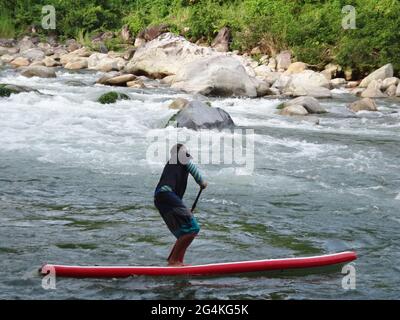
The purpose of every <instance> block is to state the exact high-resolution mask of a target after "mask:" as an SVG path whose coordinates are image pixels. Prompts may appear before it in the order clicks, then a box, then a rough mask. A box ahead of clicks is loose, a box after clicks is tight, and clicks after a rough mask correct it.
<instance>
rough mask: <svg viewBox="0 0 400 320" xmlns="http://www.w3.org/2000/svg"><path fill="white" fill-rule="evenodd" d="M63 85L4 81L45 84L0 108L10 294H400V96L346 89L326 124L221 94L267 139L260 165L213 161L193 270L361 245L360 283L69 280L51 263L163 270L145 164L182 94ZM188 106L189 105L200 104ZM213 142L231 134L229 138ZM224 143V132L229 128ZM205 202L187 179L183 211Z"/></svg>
mask: <svg viewBox="0 0 400 320" xmlns="http://www.w3.org/2000/svg"><path fill="white" fill-rule="evenodd" d="M57 75H58V77H57V78H55V79H40V78H31V79H28V78H24V77H22V76H20V75H18V74H17V73H16V72H15V71H13V70H3V71H0V83H13V84H19V85H27V86H30V87H32V88H35V89H38V90H40V91H41V92H42V93H43V94H38V93H35V92H30V93H21V94H18V95H11V96H10V97H9V98H1V99H0V266H1V268H0V299H16V298H17V299H64V298H82V299H97V298H99V299H170V298H178V299H180V298H182V299H183V298H184V299H205V298H210V299H213V298H217V299H293V298H294V299H303V298H305V299H317V298H324V299H325V298H326V299H365V298H366V299H383V298H397V299H398V298H400V293H399V288H400V267H399V262H400V259H399V258H400V254H399V245H400V237H399V232H398V230H399V227H400V212H399V208H400V100H395V99H393V100H390V99H386V100H381V101H379V102H378V103H379V112H375V113H371V112H361V113H358V114H353V113H351V112H349V111H348V110H347V109H346V108H345V106H346V104H348V103H349V102H351V101H354V100H355V97H353V96H351V95H349V94H347V93H345V92H344V91H341V90H336V91H334V98H333V99H331V100H325V101H322V105H323V106H324V107H325V108H326V109H328V110H329V113H328V114H326V115H323V116H320V117H319V118H320V124H319V125H316V124H315V123H313V122H312V121H311V122H310V121H306V120H299V119H295V118H288V117H282V116H279V115H276V107H277V105H278V104H279V103H281V102H282V101H280V100H278V99H239V98H226V99H212V103H213V106H218V107H221V108H223V109H225V110H226V111H228V112H229V113H230V114H231V116H232V118H233V120H234V121H235V123H236V125H237V126H240V127H241V128H249V129H254V131H255V136H254V143H255V169H254V172H253V173H252V174H250V175H240V174H238V173H237V172H236V171H235V170H231V169H230V168H226V167H225V166H223V165H221V166H219V165H200V167H201V169H202V171H203V172H204V173H205V175H206V176H207V178H208V181H209V188H208V189H207V190H206V191H205V192H204V193H203V194H202V197H201V198H200V201H199V203H198V210H197V213H196V215H197V217H198V220H199V222H200V224H201V227H202V230H201V232H200V234H199V236H198V238H197V239H196V240H195V241H194V243H193V245H192V247H191V248H190V249H189V251H188V253H187V262H188V263H190V264H204V263H212V262H225V261H240V260H255V259H266V258H282V257H296V256H307V255H318V254H325V253H331V252H339V251H345V250H355V251H357V253H358V256H359V258H358V260H357V261H356V263H355V264H354V266H355V269H356V277H357V278H356V279H357V281H356V289H355V290H344V289H343V288H342V278H343V275H342V274H341V273H340V272H339V273H333V274H332V273H328V274H311V275H303V276H268V275H257V276H251V277H249V276H226V277H217V278H195V277H192V278H176V279H175V278H167V277H165V278H151V277H150V278H149V277H134V278H129V279H119V280H117V279H107V280H101V279H59V278H58V279H57V289H56V290H44V289H43V288H42V287H41V277H39V275H38V274H37V269H38V268H39V267H40V266H41V265H42V264H43V263H44V262H48V263H59V264H80V265H94V264H97V265H164V264H165V263H166V261H165V258H166V256H167V255H168V252H169V249H170V247H171V245H172V243H173V241H174V238H173V236H172V235H171V234H170V233H169V231H168V230H167V228H166V226H165V224H164V223H163V221H162V220H161V218H160V216H159V213H158V212H157V211H156V209H155V208H154V205H153V191H154V187H155V185H156V184H157V182H158V179H159V175H160V173H161V171H162V168H163V163H149V161H147V160H146V150H147V146H148V141H147V139H146V135H148V134H149V133H152V132H156V133H157V132H158V133H160V132H161V133H165V134H167V133H170V132H174V131H184V132H185V134H187V135H196V134H197V133H195V132H193V131H190V130H187V129H175V128H172V127H168V128H165V129H163V127H164V126H165V123H166V121H167V120H168V119H169V117H170V116H171V115H172V114H173V113H174V111H173V110H169V109H168V104H169V103H170V102H171V101H173V99H175V98H176V97H178V96H180V97H188V96H187V95H185V94H182V93H177V92H173V91H171V90H169V89H166V88H164V89H160V88H159V89H144V90H135V89H128V88H117V89H116V90H118V91H121V92H125V93H128V94H129V95H130V97H131V98H132V100H129V101H119V102H117V103H116V104H112V105H101V104H99V103H97V102H95V101H96V99H97V97H98V96H99V95H100V94H102V93H104V92H107V91H109V90H110V88H108V87H104V86H100V85H95V84H94V83H95V80H96V79H97V78H99V77H100V76H101V74H100V73H91V72H83V73H79V72H77V73H68V72H65V71H61V70H60V71H58V73H57ZM189 97H190V96H189ZM213 134H217V133H216V132H215V133H213ZM221 134H224V133H221ZM196 193H197V186H196V184H195V183H194V181H193V180H191V181H190V182H189V185H188V190H187V193H186V195H185V201H186V203H187V204H188V205H191V203H192V202H193V200H194V198H195V196H196Z"/></svg>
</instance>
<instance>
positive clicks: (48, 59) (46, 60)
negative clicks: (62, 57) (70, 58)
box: [42, 57, 61, 67]
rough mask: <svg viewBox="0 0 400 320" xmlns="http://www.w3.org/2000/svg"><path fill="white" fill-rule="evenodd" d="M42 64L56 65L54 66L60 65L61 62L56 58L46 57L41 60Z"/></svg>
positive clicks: (47, 65)
mask: <svg viewBox="0 0 400 320" xmlns="http://www.w3.org/2000/svg"><path fill="white" fill-rule="evenodd" d="M42 62H43V64H44V65H45V66H46V67H56V66H60V65H61V63H60V62H58V61H57V60H55V59H53V58H52V57H46V58H44V59H43V60H42Z"/></svg>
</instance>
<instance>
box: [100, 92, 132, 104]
mask: <svg viewBox="0 0 400 320" xmlns="http://www.w3.org/2000/svg"><path fill="white" fill-rule="evenodd" d="M117 100H130V98H129V96H128V95H126V94H125V93H121V92H115V91H111V92H107V93H105V94H103V95H101V96H100V98H99V99H97V102H100V103H101V104H109V103H115V102H117Z"/></svg>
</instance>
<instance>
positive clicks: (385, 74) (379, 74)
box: [360, 63, 393, 88]
mask: <svg viewBox="0 0 400 320" xmlns="http://www.w3.org/2000/svg"><path fill="white" fill-rule="evenodd" d="M391 77H393V65H392V64H391V63H389V64H387V65H384V66H383V67H382V68H380V69H378V70H375V71H374V72H372V73H371V74H370V75H369V76H368V77H366V78H364V80H363V81H361V83H360V87H361V88H367V87H368V85H369V84H370V83H371V82H372V81H373V80H385V79H386V78H391Z"/></svg>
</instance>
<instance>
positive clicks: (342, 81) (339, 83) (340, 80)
mask: <svg viewBox="0 0 400 320" xmlns="http://www.w3.org/2000/svg"><path fill="white" fill-rule="evenodd" d="M331 84H332V86H333V87H334V88H340V87H344V86H346V84H347V81H346V79H344V78H336V79H332V80H331Z"/></svg>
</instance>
